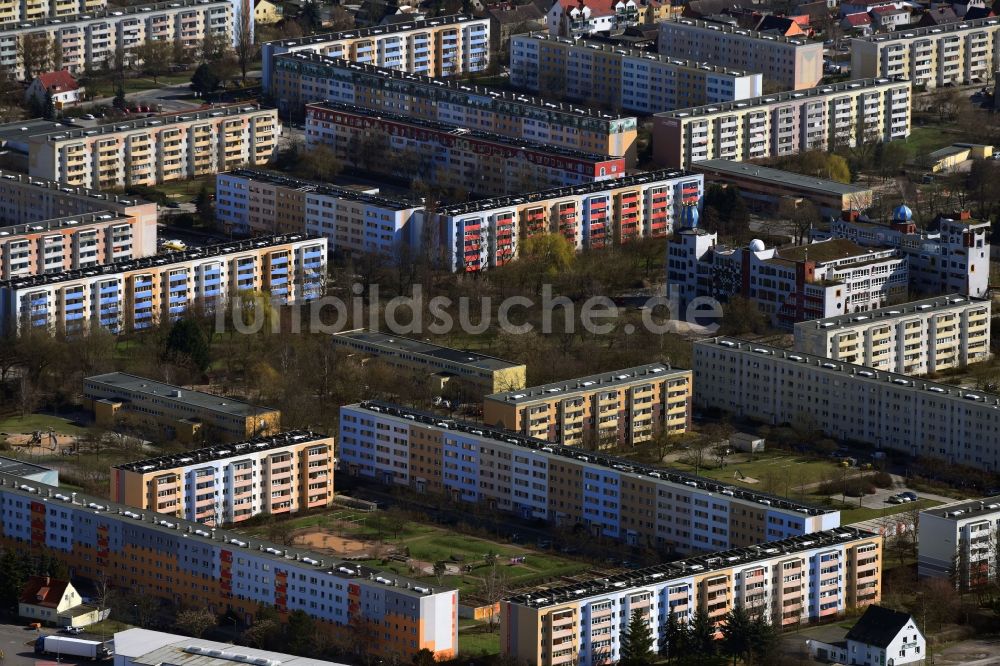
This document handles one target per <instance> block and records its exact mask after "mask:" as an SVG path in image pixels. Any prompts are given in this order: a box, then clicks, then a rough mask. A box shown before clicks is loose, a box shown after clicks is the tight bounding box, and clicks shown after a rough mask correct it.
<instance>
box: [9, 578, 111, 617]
mask: <svg viewBox="0 0 1000 666" xmlns="http://www.w3.org/2000/svg"><path fill="white" fill-rule="evenodd" d="M17 612H18V614H19V615H20V616H21V617H26V618H30V619H32V620H37V621H39V622H43V623H46V624H52V625H57V626H60V627H85V626H87V625H89V624H94V623H95V622H99V621H100V620H102V619H105V618H107V616H108V614H109V613H110V609H106V610H103V611H101V610H99V609H97V608H95V607H94V606H88V605H86V604H84V603H83V598H82V597H81V596H80V594H79V592H77V591H76V588H74V587H73V584H72V583H70V582H69V581H67V580H56V579H55V578H52V577H50V576H32V577H31V578H29V579H28V582H27V584H25V586H24V589H23V590H22V591H21V598H20V600H19V602H18V604H17Z"/></svg>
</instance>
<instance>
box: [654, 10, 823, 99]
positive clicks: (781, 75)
mask: <svg viewBox="0 0 1000 666" xmlns="http://www.w3.org/2000/svg"><path fill="white" fill-rule="evenodd" d="M659 49H660V53H661V54H662V55H666V56H670V57H672V58H689V59H691V60H696V61H699V62H707V63H708V64H712V65H722V66H724V67H736V68H739V69H745V70H748V71H751V72H763V73H764V78H765V79H768V80H769V81H775V82H777V83H779V84H781V86H782V90H801V89H804V88H812V87H813V86H815V85H817V84H818V83H819V82H820V79H822V78H823V44H822V43H820V42H816V41H810V40H808V39H805V38H796V37H778V36H774V35H768V34H765V33H760V32H754V31H753V30H745V29H743V28H737V27H734V26H730V25H725V24H720V23H713V22H711V21H698V20H695V19H687V18H682V19H677V20H674V21H662V22H661V23H660V39H659Z"/></svg>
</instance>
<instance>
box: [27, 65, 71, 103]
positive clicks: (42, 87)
mask: <svg viewBox="0 0 1000 666" xmlns="http://www.w3.org/2000/svg"><path fill="white" fill-rule="evenodd" d="M46 92H51V93H52V101H53V102H54V103H55V106H56V108H57V109H61V108H63V107H64V106H66V105H67V104H78V103H79V102H81V101H82V100H83V93H84V88H82V87H81V86H80V84H79V83H77V82H76V79H74V78H73V75H72V74H70V73H69V70H67V69H61V70H59V71H58V72H45V73H44V74H39V75H38V76H36V77H35V80H34V81H32V82H31V85H30V86H28V89H27V90H26V91H25V93H24V97H25V100H27V101H31V100H32V99H35V100H37V101H38V103H39V104H44V103H45V93H46Z"/></svg>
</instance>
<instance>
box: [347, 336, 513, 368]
mask: <svg viewBox="0 0 1000 666" xmlns="http://www.w3.org/2000/svg"><path fill="white" fill-rule="evenodd" d="M338 339H341V340H356V341H358V342H361V343H364V344H366V345H372V346H375V347H381V348H382V349H384V350H385V351H388V352H396V353H407V354H420V355H421V356H429V357H431V358H438V359H441V360H443V361H449V362H451V363H457V364H460V365H467V366H469V367H471V368H477V369H480V370H506V369H507V368H519V367H522V366H523V365H524V364H523V363H514V362H512V361H505V360H503V359H502V358H496V357H495V356H487V355H486V354H480V353H479V352H473V351H466V350H464V349H455V348H453V347H443V346H441V345H436V344H434V343H433V342H427V341H424V340H414V339H413V338H404V337H402V336H399V335H392V334H390V333H383V332H381V331H370V330H368V329H366V328H359V329H355V330H353V331H344V332H343V333H337V334H335V335H334V336H333V340H334V341H335V342H337V341H338Z"/></svg>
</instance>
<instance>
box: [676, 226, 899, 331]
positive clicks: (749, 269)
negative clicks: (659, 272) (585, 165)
mask: <svg viewBox="0 0 1000 666" xmlns="http://www.w3.org/2000/svg"><path fill="white" fill-rule="evenodd" d="M827 242H828V243H830V242H829V241H827ZM907 281H908V271H907V265H906V259H905V258H904V257H902V256H901V254H900V253H899V252H898V251H896V250H893V249H889V250H879V251H872V250H866V249H865V248H862V247H860V246H858V245H856V244H854V243H851V242H846V243H845V242H843V241H834V242H833V243H831V244H824V243H812V244H809V245H804V246H798V247H793V248H788V249H776V248H771V249H767V248H765V247H764V243H763V242H762V241H753V242H751V243H750V245H749V246H748V247H739V248H729V247H725V246H722V245H718V244H717V236H716V234H711V233H708V232H705V231H703V230H701V229H685V230H682V231H681V232H680V233H679V234H678V235H677V237H676V238H675V239H674V240H673V241H671V242H670V244H669V246H668V249H667V289H668V293H675V292H674V291H673V290H676V293H677V294H678V296H679V297H680V301H681V306H682V307H685V306H686V305H687V304H690V303H691V302H693V301H694V300H695V299H696V298H698V297H700V296H710V297H712V298H716V299H722V300H725V299H728V298H730V297H733V296H742V297H744V298H748V299H750V300H752V301H754V302H755V303H757V305H758V307H759V308H760V310H761V312H763V313H764V314H765V315H767V316H768V317H769V318H770V319H771V321H772V322H773V323H774V325H775V326H778V327H782V328H786V329H791V328H792V326H793V324H795V323H796V322H800V321H803V320H808V319H817V318H823V317H830V316H834V315H839V314H843V313H846V312H864V311H867V310H872V309H875V308H878V307H881V306H883V305H887V304H888V303H889V302H890V301H891V300H893V299H895V298H897V297H900V296H903V295H905V293H906V288H907Z"/></svg>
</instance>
